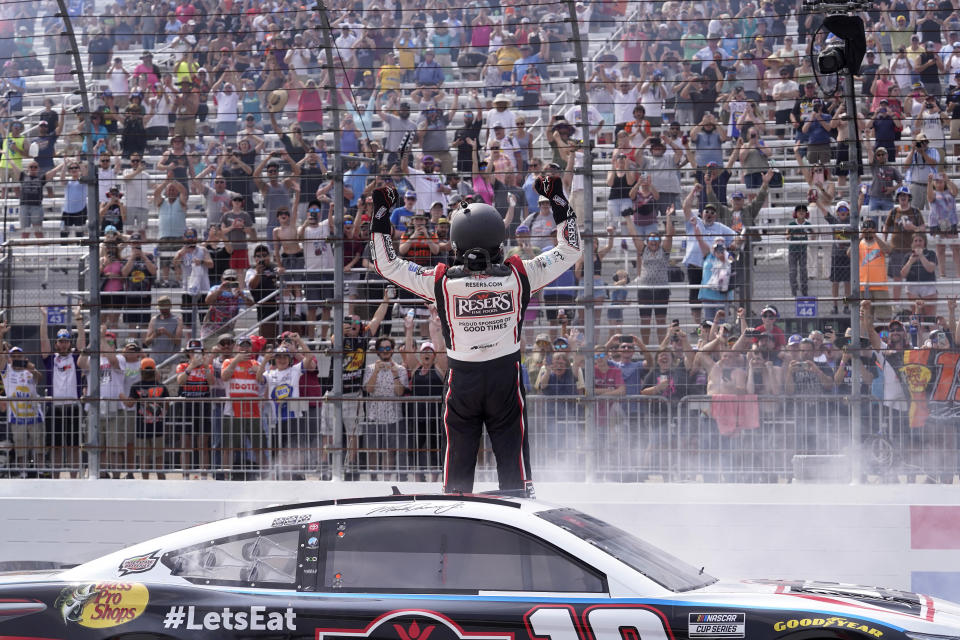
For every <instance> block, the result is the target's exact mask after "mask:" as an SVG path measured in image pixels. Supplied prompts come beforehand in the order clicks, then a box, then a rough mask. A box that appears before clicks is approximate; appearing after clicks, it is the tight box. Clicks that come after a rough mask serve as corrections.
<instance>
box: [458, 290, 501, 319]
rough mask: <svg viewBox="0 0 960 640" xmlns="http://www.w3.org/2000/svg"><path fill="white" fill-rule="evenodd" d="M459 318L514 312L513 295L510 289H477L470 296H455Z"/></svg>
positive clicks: (486, 316)
mask: <svg viewBox="0 0 960 640" xmlns="http://www.w3.org/2000/svg"><path fill="white" fill-rule="evenodd" d="M453 303H454V311H455V314H456V317H458V318H489V317H491V316H502V315H508V314H511V313H513V309H514V306H513V295H512V294H511V293H510V292H509V291H477V292H476V293H472V294H470V295H469V296H466V297H462V296H454V298H453Z"/></svg>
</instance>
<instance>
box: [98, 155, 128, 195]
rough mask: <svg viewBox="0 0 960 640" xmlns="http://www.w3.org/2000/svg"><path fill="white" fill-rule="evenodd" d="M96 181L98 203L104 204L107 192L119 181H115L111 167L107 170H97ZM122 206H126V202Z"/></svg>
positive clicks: (114, 173) (115, 176)
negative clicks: (97, 185)
mask: <svg viewBox="0 0 960 640" xmlns="http://www.w3.org/2000/svg"><path fill="white" fill-rule="evenodd" d="M97 181H98V183H99V191H100V193H99V194H97V195H98V197H99V198H100V200H99V202H106V201H107V192H108V191H110V189H111V188H112V187H114V186H116V185H118V184H119V183H120V181H119V180H117V172H116V170H115V169H114V168H113V166H112V165H111V166H110V168H109V169H99V168H98V169H97ZM124 204H126V202H124Z"/></svg>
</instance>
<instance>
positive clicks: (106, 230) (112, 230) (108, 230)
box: [103, 224, 119, 235]
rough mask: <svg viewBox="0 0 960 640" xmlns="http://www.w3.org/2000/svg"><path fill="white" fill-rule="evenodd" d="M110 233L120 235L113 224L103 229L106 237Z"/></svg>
mask: <svg viewBox="0 0 960 640" xmlns="http://www.w3.org/2000/svg"><path fill="white" fill-rule="evenodd" d="M108 233H119V232H118V231H117V228H116V227H115V226H113V225H112V224H108V225H107V226H106V227H104V228H103V234H104V235H106V234H108Z"/></svg>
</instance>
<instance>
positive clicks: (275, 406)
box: [263, 362, 303, 421]
mask: <svg viewBox="0 0 960 640" xmlns="http://www.w3.org/2000/svg"><path fill="white" fill-rule="evenodd" d="M301 375H303V364H302V363H299V362H298V363H297V364H295V365H292V366H289V367H287V368H286V369H284V370H282V371H281V370H280V369H270V370H269V371H264V372H263V378H264V380H266V382H267V397H268V398H270V408H271V409H272V411H271V416H272V417H273V419H274V420H278V421H279V420H287V419H289V418H298V417H300V416H301V415H303V408H302V407H301V406H300V403H299V402H296V398H299V397H300V376H301Z"/></svg>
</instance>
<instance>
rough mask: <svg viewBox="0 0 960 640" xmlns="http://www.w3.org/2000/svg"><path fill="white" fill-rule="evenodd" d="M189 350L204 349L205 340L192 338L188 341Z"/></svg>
mask: <svg viewBox="0 0 960 640" xmlns="http://www.w3.org/2000/svg"><path fill="white" fill-rule="evenodd" d="M187 351H203V341H202V340H196V339H194V340H191V341H190V342H188V343H187Z"/></svg>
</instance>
